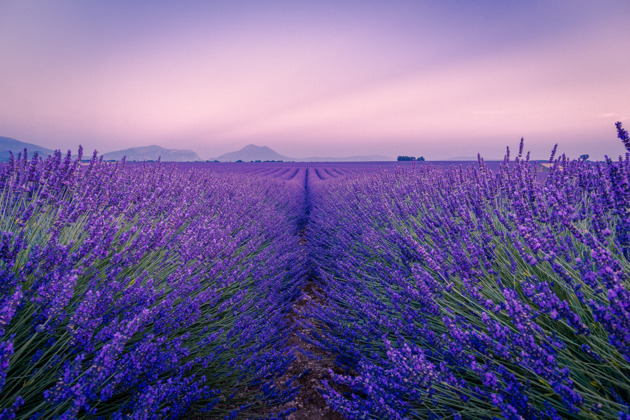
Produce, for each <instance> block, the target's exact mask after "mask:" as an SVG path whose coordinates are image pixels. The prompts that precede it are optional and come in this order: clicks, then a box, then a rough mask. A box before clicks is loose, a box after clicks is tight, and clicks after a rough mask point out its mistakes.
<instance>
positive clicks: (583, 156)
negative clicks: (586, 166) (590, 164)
mask: <svg viewBox="0 0 630 420" xmlns="http://www.w3.org/2000/svg"><path fill="white" fill-rule="evenodd" d="M588 157H589V156H588V155H581V156H580V160H583V161H585V162H586V161H587V160H588Z"/></svg>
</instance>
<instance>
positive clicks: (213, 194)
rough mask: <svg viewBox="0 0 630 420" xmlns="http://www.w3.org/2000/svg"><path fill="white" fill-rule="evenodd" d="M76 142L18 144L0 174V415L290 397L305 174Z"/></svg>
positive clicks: (179, 407) (151, 411) (216, 411)
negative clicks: (279, 176) (262, 173)
mask: <svg viewBox="0 0 630 420" xmlns="http://www.w3.org/2000/svg"><path fill="white" fill-rule="evenodd" d="M81 154H82V153H81V151H79V157H78V158H77V159H74V160H73V159H72V158H71V156H70V153H68V154H67V155H66V156H65V157H63V156H62V155H61V154H60V153H59V152H56V153H55V154H54V155H53V156H52V157H49V158H48V159H45V160H42V159H39V158H38V157H37V155H33V156H32V157H30V158H29V157H28V155H27V153H26V152H24V153H23V154H19V155H18V156H17V158H12V159H11V161H10V162H9V164H8V165H6V166H5V167H3V168H2V173H1V174H0V215H1V217H0V233H1V237H0V279H1V280H0V296H1V297H0V418H12V417H13V416H19V417H24V418H31V417H34V418H53V417H55V418H57V417H59V418H73V417H77V416H86V415H89V416H98V417H113V418H122V417H127V416H132V417H134V418H162V417H167V418H176V417H180V416H182V415H184V414H185V413H189V414H190V413H203V415H204V416H210V417H213V416H222V417H223V416H227V417H235V416H237V415H242V416H245V415H247V413H254V412H256V410H258V409H259V408H260V407H267V406H273V405H276V404H280V403H283V402H286V401H287V400H290V399H291V398H292V397H293V395H294V394H295V392H296V388H295V387H293V386H292V385H291V383H290V382H289V383H287V384H284V385H282V384H279V383H278V381H277V378H278V377H279V376H281V375H282V374H283V373H284V372H285V370H286V367H287V366H288V364H289V363H291V361H292V360H293V354H292V350H291V349H290V348H289V347H288V345H287V337H288V334H289V331H290V328H289V325H288V323H287V320H286V314H287V313H288V312H289V311H290V308H291V302H292V301H293V300H294V299H295V296H296V295H297V294H298V293H299V287H300V282H301V281H302V280H301V279H302V277H301V274H300V272H299V267H300V264H299V263H297V264H296V262H299V260H300V259H301V258H303V257H302V255H301V253H299V252H298V248H299V247H298V246H297V241H298V238H297V236H296V235H295V234H294V231H295V224H296V220H297V218H298V217H300V214H299V211H301V209H300V208H299V206H296V205H295V197H296V194H303V185H302V186H298V185H297V184H292V183H288V182H285V181H278V180H275V179H273V178H261V177H251V176H245V175H239V174H234V173H232V174H219V173H211V172H209V171H204V170H202V169H191V170H180V169H178V168H177V167H175V166H169V165H164V164H145V165H133V164H125V163H124V162H122V163H113V164H110V163H104V162H102V160H101V159H98V158H97V156H96V154H95V155H94V156H93V157H92V159H91V160H90V161H89V163H87V164H84V163H82V162H81Z"/></svg>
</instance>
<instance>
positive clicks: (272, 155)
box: [217, 144, 295, 162]
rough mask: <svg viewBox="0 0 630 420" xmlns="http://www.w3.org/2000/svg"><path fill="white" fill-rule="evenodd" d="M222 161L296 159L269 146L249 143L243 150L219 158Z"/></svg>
mask: <svg viewBox="0 0 630 420" xmlns="http://www.w3.org/2000/svg"><path fill="white" fill-rule="evenodd" d="M217 160H218V161H220V162H236V161H237V160H242V161H243V162H250V161H252V160H284V161H288V160H295V159H292V158H289V157H286V156H282V155H281V154H279V153H276V152H275V151H273V150H271V149H270V148H269V147H267V146H256V145H255V144H248V145H247V146H245V147H243V148H242V149H241V150H239V151H236V152H230V153H226V154H224V155H221V156H219V157H218V158H217Z"/></svg>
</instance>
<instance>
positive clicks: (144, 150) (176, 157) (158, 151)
mask: <svg viewBox="0 0 630 420" xmlns="http://www.w3.org/2000/svg"><path fill="white" fill-rule="evenodd" d="M123 157H126V160H127V161H136V162H137V161H145V160H158V159H159V158H161V160H162V162H194V161H200V160H201V158H200V157H199V156H198V155H197V153H195V152H193V151H192V150H185V149H165V148H163V147H160V146H145V147H132V148H130V149H125V150H117V151H115V152H109V153H104V154H103V159H104V160H121V159H122V158H123Z"/></svg>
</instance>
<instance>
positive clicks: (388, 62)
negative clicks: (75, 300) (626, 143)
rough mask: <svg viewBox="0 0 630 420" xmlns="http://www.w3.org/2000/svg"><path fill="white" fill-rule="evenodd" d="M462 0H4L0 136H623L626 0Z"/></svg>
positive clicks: (202, 146) (389, 139) (629, 35)
mask: <svg viewBox="0 0 630 420" xmlns="http://www.w3.org/2000/svg"><path fill="white" fill-rule="evenodd" d="M130 3H133V4H130ZM265 3H266V2H265ZM469 3H470V2H464V1H445V2H439V3H438V2H420V1H413V2H412V1H408V2H407V1H388V2H385V1H381V2H377V1H370V0H366V1H361V2H359V1H356V2H344V3H343V4H344V5H343V6H342V7H340V6H339V5H338V4H339V2H332V1H322V2H301V1H292V2H288V1H274V2H268V4H266V5H265V6H263V5H262V4H263V2H253V1H238V0H237V1H230V2H228V1H225V2H218V1H213V2H202V1H184V2H173V3H172V5H164V4H159V5H158V4H155V2H148V1H146V2H143V1H140V2H122V1H89V2H84V1H78V0H76V1H57V0H49V1H28V0H26V1H20V2H18V1H0V56H2V57H3V60H2V61H3V62H2V66H0V92H2V93H1V95H0V136H8V137H14V138H16V139H18V140H22V141H26V142H31V143H35V144H39V145H41V146H44V147H48V148H62V149H67V148H71V149H74V150H76V148H77V147H78V145H79V144H82V145H83V146H84V147H85V148H86V149H87V150H90V151H91V150H94V149H97V150H98V151H100V152H109V151H113V150H119V149H124V148H127V147H133V146H145V145H151V144H158V145H160V146H163V147H168V148H188V149H192V150H194V151H196V152H197V153H198V154H199V155H200V156H201V157H203V158H210V157H214V156H218V155H220V154H222V153H225V152H229V151H233V150H236V149H240V148H241V147H243V146H245V145H246V144H249V143H255V144H258V145H267V146H269V147H271V148H273V149H274V150H276V151H277V152H279V153H281V154H284V155H288V156H296V157H307V156H315V155H319V156H344V155H356V154H381V155H386V156H396V155H400V154H407V155H424V156H425V157H427V158H429V159H445V158H449V157H454V156H476V154H477V152H481V153H482V155H484V156H486V157H488V158H497V157H501V156H502V155H503V152H504V150H505V146H511V147H516V146H517V145H518V142H519V139H520V137H521V136H524V137H525V141H526V148H527V149H529V150H531V151H532V153H533V154H534V157H536V158H546V157H548V156H549V153H550V151H551V149H552V147H553V144H554V143H556V142H557V143H559V144H560V146H559V150H560V152H566V153H567V154H569V155H571V156H573V157H576V156H578V155H580V154H582V153H588V154H590V155H591V156H592V157H593V158H596V159H601V158H602V157H603V155H604V154H608V155H610V156H617V155H619V154H621V153H623V152H624V148H623V146H622V144H621V142H620V141H619V140H617V139H616V133H615V128H614V122H615V121H618V120H621V121H623V122H624V123H625V125H626V127H628V126H630V78H629V77H628V75H629V74H630V42H628V39H630V25H628V19H627V17H628V16H630V13H629V12H630V3H629V2H626V1H598V2H591V1H528V2H519V3H527V4H526V5H525V4H519V5H516V3H514V2H501V1H494V0H486V1H481V2H476V3H475V4H474V5H471V4H469ZM505 3H508V4H505Z"/></svg>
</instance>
